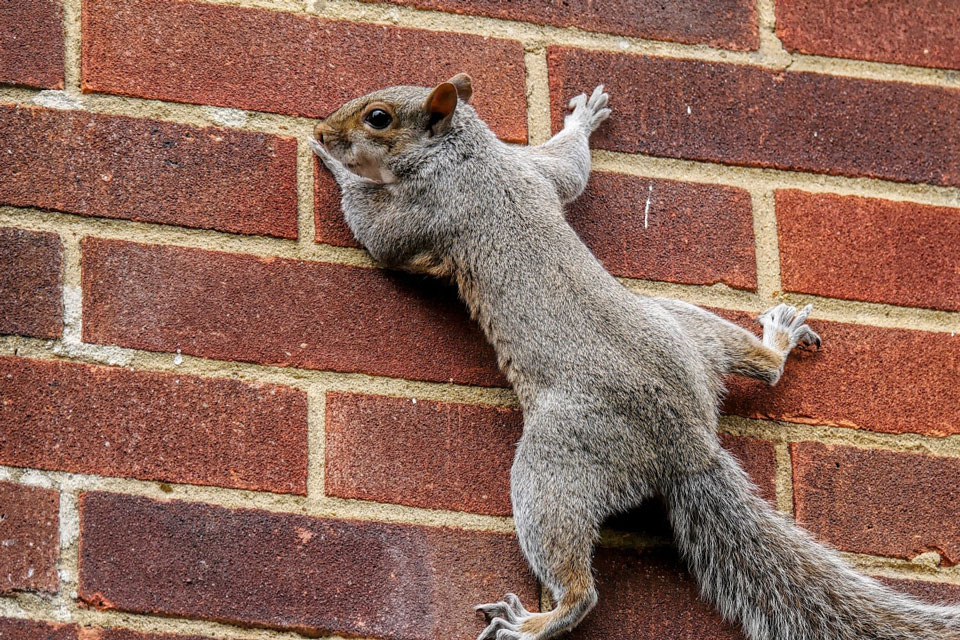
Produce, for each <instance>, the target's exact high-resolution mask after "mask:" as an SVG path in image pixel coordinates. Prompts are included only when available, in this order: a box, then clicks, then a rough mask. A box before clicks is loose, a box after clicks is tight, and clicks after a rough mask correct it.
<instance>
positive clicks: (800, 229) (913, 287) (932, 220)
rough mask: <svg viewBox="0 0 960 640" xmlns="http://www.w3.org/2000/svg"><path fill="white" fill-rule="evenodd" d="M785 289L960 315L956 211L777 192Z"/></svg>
mask: <svg viewBox="0 0 960 640" xmlns="http://www.w3.org/2000/svg"><path fill="white" fill-rule="evenodd" d="M776 202H777V229H778V232H779V234H780V277H781V280H782V282H783V288H784V290H786V291H797V292H801V293H812V294H815V295H821V296H827V297H832V298H845V299H848V300H864V301H867V302H888V303H892V304H900V305H910V306H918V307H929V308H932V309H943V310H945V311H960V257H958V253H957V249H958V248H960V209H955V208H952V207H932V206H925V205H920V204H915V203H911V202H891V201H887V200H878V199H874V198H860V197H856V196H838V195H833V194H812V193H804V192H802V191H793V190H790V191H777V192H776Z"/></svg>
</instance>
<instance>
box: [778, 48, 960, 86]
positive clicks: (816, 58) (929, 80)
mask: <svg viewBox="0 0 960 640" xmlns="http://www.w3.org/2000/svg"><path fill="white" fill-rule="evenodd" d="M788 55H790V57H791V58H792V61H791V62H790V64H789V65H788V66H787V67H786V68H785V69H784V70H785V71H786V70H789V71H790V72H791V73H792V72H797V73H808V72H809V73H820V74H824V75H830V76H842V77H853V78H861V79H864V80H879V81H885V82H901V83H908V84H921V85H930V86H935V87H939V88H949V89H957V88H960V70H956V69H935V68H932V67H919V66H912V65H906V64H898V63H894V62H877V61H874V60H855V59H852V58H836V57H831V56H820V55H808V54H802V53H792V54H788Z"/></svg>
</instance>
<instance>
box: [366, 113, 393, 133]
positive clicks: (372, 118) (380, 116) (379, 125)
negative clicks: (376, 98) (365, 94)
mask: <svg viewBox="0 0 960 640" xmlns="http://www.w3.org/2000/svg"><path fill="white" fill-rule="evenodd" d="M363 121H364V122H366V123H367V124H368V125H370V126H371V127H373V128H374V129H386V128H387V127H389V126H390V123H391V122H393V116H391V115H390V114H389V113H387V112H386V111H384V110H383V109H373V110H371V111H370V113H368V114H367V115H365V116H364V117H363Z"/></svg>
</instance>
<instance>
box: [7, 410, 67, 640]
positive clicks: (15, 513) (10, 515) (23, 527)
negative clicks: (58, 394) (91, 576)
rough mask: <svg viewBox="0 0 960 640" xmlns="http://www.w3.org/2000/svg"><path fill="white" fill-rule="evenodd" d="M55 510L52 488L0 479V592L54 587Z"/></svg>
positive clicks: (57, 551)
mask: <svg viewBox="0 0 960 640" xmlns="http://www.w3.org/2000/svg"><path fill="white" fill-rule="evenodd" d="M0 397H3V396H2V395H0ZM3 404H6V399H4V402H3ZM0 406H2V405H0ZM2 422H3V421H2V420H0V423H2ZM4 426H6V425H4ZM59 511H60V494H58V493H57V492H56V491H52V490H50V489H39V488H36V487H26V486H23V485H19V484H12V483H9V482H0V594H9V593H13V592H14V591H47V592H50V593H53V592H55V591H56V590H57V586H58V584H59V580H58V578H57V559H58V558H59V557H60V515H59ZM0 637H2V635H0Z"/></svg>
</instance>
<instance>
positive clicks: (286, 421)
mask: <svg viewBox="0 0 960 640" xmlns="http://www.w3.org/2000/svg"><path fill="white" fill-rule="evenodd" d="M0 397H2V398H3V403H2V404H0V424H3V427H4V428H3V431H2V432H0V464H5V465H12V466H18V467H34V468H39V469H50V470H55V471H69V472H73V473H91V474H99V475H107V476H123V477H130V478H139V479H142V480H158V481H166V482H183V483H189V484H201V485H216V486H221V487H231V488H235V489H253V490H257V491H273V492H277V493H298V494H301V495H302V494H305V493H306V481H307V401H306V396H305V394H304V393H303V392H302V391H299V390H296V389H290V388H288V387H281V386H278V385H272V384H261V383H247V382H240V381H238V380H223V379H214V378H200V377H196V376H189V375H180V374H171V373H158V372H153V371H149V372H147V371H136V372H135V371H130V370H128V369H119V368H110V367H97V366H89V365H85V364H74V363H67V362H44V361H41V360H28V359H25V358H13V357H0Z"/></svg>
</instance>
